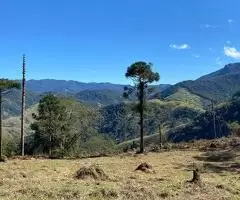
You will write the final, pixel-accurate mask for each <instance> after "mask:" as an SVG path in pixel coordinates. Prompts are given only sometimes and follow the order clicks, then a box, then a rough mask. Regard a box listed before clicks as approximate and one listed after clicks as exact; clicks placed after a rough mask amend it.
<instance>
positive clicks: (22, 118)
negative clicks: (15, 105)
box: [21, 55, 25, 156]
mask: <svg viewBox="0 0 240 200" xmlns="http://www.w3.org/2000/svg"><path fill="white" fill-rule="evenodd" d="M22 67H23V68H22V70H23V71H22V74H23V78H22V112H21V155H22V156H24V139H25V138H24V136H25V135H24V117H25V56H24V55H23V66H22Z"/></svg>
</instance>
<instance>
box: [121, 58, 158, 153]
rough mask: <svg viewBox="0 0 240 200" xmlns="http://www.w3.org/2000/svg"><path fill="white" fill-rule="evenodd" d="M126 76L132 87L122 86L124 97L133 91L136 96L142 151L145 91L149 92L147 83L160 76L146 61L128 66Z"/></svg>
mask: <svg viewBox="0 0 240 200" xmlns="http://www.w3.org/2000/svg"><path fill="white" fill-rule="evenodd" d="M125 76H126V78H129V79H131V80H132V81H133V83H134V86H133V87H126V88H124V90H125V92H124V97H128V96H129V95H131V94H133V93H135V94H136V96H137V98H138V101H139V103H138V107H137V111H138V112H139V114H140V122H139V125H140V152H139V153H143V152H144V145H143V135H144V127H143V124H144V123H143V120H144V109H145V105H146V101H147V98H146V97H147V95H146V94H147V92H151V90H148V84H149V83H153V82H155V81H159V79H160V76H159V73H157V72H156V73H155V72H153V71H152V64H151V63H146V62H142V61H140V62H136V63H134V64H132V65H131V66H129V67H128V69H127V72H126V74H125Z"/></svg>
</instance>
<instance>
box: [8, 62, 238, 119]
mask: <svg viewBox="0 0 240 200" xmlns="http://www.w3.org/2000/svg"><path fill="white" fill-rule="evenodd" d="M26 86H27V106H28V107H30V106H32V105H34V104H36V103H37V102H38V101H39V99H40V98H41V96H42V95H43V94H45V93H47V92H53V93H55V94H58V95H64V96H71V97H73V98H76V99H78V100H80V101H82V102H84V103H86V104H89V105H98V106H106V105H111V104H116V103H120V102H122V101H124V99H123V97H122V93H123V88H124V86H126V85H124V84H112V83H94V82H93V83H83V82H78V81H66V80H54V79H42V80H29V81H27V84H26ZM154 87H155V88H156V90H155V91H156V93H158V92H160V94H161V95H160V98H161V99H162V100H169V99H170V100H177V101H186V102H188V101H189V99H191V101H196V102H195V104H196V105H199V104H201V105H202V106H205V105H208V104H209V102H210V101H214V102H217V103H219V102H223V101H226V100H228V99H230V98H231V97H232V95H233V94H234V93H236V92H237V91H240V63H232V64H228V65H226V66H225V67H224V68H222V69H220V70H218V71H216V72H213V73H211V74H208V75H205V76H202V77H200V78H198V79H196V80H188V81H183V82H179V83H177V84H175V85H168V84H160V85H155V86H154ZM151 98H159V95H156V96H155V97H151ZM6 99H7V101H6V102H5V103H4V106H5V109H4V110H5V112H4V113H5V116H8V115H10V116H11V115H14V114H19V110H20V107H19V105H20V101H21V99H20V91H16V90H14V91H13V92H12V93H11V94H9V95H8V96H7V97H6Z"/></svg>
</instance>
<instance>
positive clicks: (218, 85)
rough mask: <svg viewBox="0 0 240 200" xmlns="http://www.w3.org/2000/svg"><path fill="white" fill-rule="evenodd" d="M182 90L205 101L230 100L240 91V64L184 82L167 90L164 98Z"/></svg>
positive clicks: (233, 64)
mask: <svg viewBox="0 0 240 200" xmlns="http://www.w3.org/2000/svg"><path fill="white" fill-rule="evenodd" d="M180 88H184V89H187V90H188V91H189V92H190V93H192V94H195V95H198V96H200V97H202V98H203V99H204V98H206V99H212V100H215V101H217V102H222V101H225V100H228V99H230V98H231V97H232V95H233V94H234V93H236V92H237V91H239V90H240V63H232V64H228V65H226V66H225V67H224V68H222V69H220V70H218V71H216V72H213V73H211V74H208V75H205V76H203V77H200V78H199V79H197V80H194V81H183V82H180V83H177V84H176V85H173V86H171V87H169V88H167V89H166V90H165V91H164V92H163V93H162V97H163V98H166V97H168V96H170V95H172V94H174V93H176V92H178V90H179V89H180Z"/></svg>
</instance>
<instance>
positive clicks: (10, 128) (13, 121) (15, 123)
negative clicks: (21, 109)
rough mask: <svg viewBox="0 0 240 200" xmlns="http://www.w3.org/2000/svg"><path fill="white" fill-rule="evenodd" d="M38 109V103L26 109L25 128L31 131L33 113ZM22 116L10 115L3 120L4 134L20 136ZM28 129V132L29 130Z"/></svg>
mask: <svg viewBox="0 0 240 200" xmlns="http://www.w3.org/2000/svg"><path fill="white" fill-rule="evenodd" d="M36 111H37V104H36V105H34V106H33V107H31V108H29V109H27V110H26V115H25V116H26V119H25V128H26V129H27V130H28V131H30V127H29V126H30V124H31V123H32V122H33V118H32V113H34V112H36ZM20 123H21V121H20V117H9V118H7V119H5V120H3V133H4V136H10V137H16V136H19V137H20V128H21V124H20ZM28 131H27V132H28Z"/></svg>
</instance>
